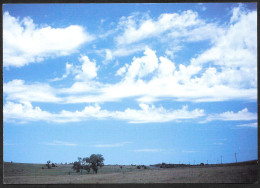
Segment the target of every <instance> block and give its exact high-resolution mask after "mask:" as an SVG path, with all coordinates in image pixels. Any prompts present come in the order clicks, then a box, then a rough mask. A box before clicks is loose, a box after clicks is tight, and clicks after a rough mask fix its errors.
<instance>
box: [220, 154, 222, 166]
mask: <svg viewBox="0 0 260 188" xmlns="http://www.w3.org/2000/svg"><path fill="white" fill-rule="evenodd" d="M220 158H221V164H222V155H221V156H220Z"/></svg>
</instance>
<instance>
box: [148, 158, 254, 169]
mask: <svg viewBox="0 0 260 188" xmlns="http://www.w3.org/2000/svg"><path fill="white" fill-rule="evenodd" d="M254 164H258V161H257V160H251V161H243V162H237V163H223V164H204V163H200V164H195V165H190V164H170V163H169V164H166V163H160V164H155V165H150V166H153V167H157V168H179V167H190V166H237V165H254Z"/></svg>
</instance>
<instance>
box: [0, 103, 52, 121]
mask: <svg viewBox="0 0 260 188" xmlns="http://www.w3.org/2000/svg"><path fill="white" fill-rule="evenodd" d="M3 117H4V121H10V120H18V121H22V122H23V121H40V120H45V121H49V120H51V118H52V114H51V113H49V112H47V111H42V110H41V109H40V107H37V106H36V107H35V108H34V107H33V106H32V105H31V103H29V102H24V103H23V104H18V103H13V102H9V101H8V102H7V103H6V104H5V105H4V108H3Z"/></svg>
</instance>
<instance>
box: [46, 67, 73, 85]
mask: <svg viewBox="0 0 260 188" xmlns="http://www.w3.org/2000/svg"><path fill="white" fill-rule="evenodd" d="M65 68H66V72H65V74H63V75H62V77H56V78H53V79H51V80H50V81H51V82H55V81H60V80H63V79H65V78H67V77H68V76H69V74H71V73H72V74H73V73H74V72H75V71H76V70H75V68H74V66H73V64H69V63H66V66H65Z"/></svg>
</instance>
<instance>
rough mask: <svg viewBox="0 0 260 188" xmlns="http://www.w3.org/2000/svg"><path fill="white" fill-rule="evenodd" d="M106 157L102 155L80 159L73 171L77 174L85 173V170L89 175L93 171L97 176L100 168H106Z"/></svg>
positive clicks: (74, 165)
mask: <svg viewBox="0 0 260 188" xmlns="http://www.w3.org/2000/svg"><path fill="white" fill-rule="evenodd" d="M104 160H105V159H104V157H103V156H102V155H101V154H92V155H91V156H90V157H86V158H81V157H78V161H75V162H74V163H73V166H72V169H73V170H75V171H76V172H80V174H82V173H83V170H86V171H87V173H88V174H89V172H90V169H92V170H93V172H94V173H96V174H97V172H98V167H100V168H101V167H102V166H104V163H103V161H104Z"/></svg>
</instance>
